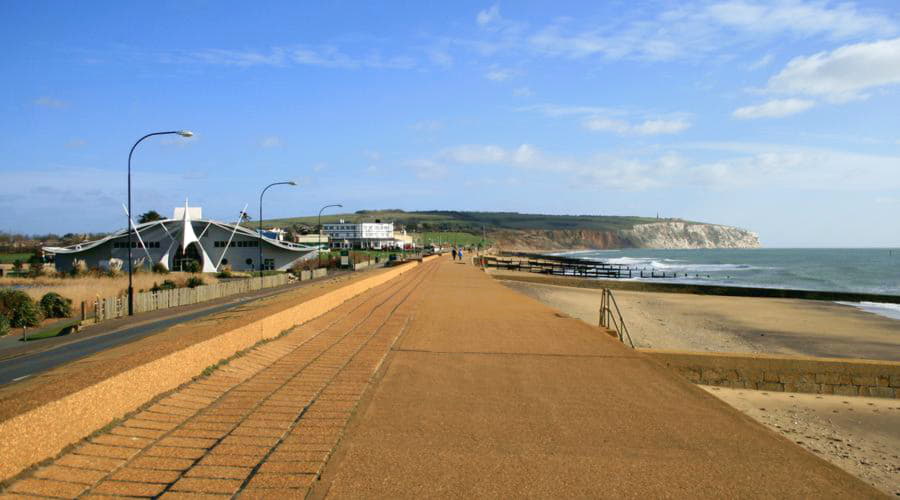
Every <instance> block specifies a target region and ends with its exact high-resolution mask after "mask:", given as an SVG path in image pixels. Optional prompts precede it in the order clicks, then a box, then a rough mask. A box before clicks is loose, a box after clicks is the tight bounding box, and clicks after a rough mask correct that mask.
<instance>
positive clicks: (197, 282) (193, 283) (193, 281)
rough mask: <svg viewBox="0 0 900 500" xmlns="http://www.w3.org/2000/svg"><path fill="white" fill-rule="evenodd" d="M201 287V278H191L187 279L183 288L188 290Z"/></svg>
mask: <svg viewBox="0 0 900 500" xmlns="http://www.w3.org/2000/svg"><path fill="white" fill-rule="evenodd" d="M203 285H204V283H203V278H201V277H199V276H191V277H190V278H188V280H187V282H186V283H185V286H187V287H188V288H196V287H198V286H203Z"/></svg>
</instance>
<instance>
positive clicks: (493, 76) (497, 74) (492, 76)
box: [484, 68, 516, 82]
mask: <svg viewBox="0 0 900 500" xmlns="http://www.w3.org/2000/svg"><path fill="white" fill-rule="evenodd" d="M514 76H516V71H515V70H513V69H509V68H492V69H491V70H490V71H488V72H487V73H485V74H484V77H485V78H487V79H488V80H490V81H492V82H502V81H506V80H509V79H510V78H512V77H514Z"/></svg>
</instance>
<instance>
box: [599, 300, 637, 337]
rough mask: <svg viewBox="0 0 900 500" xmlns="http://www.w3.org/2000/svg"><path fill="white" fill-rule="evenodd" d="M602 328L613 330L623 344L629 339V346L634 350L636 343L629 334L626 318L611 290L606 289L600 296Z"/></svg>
mask: <svg viewBox="0 0 900 500" xmlns="http://www.w3.org/2000/svg"><path fill="white" fill-rule="evenodd" d="M600 326H602V327H604V328H608V329H611V330H613V331H614V332H615V333H616V335H617V336H618V337H619V341H620V342H622V343H623V344H624V343H625V339H628V345H630V346H631V348H632V349H634V342H633V341H632V340H631V334H630V333H628V327H627V326H626V325H625V318H623V317H622V311H620V310H619V304H617V303H616V298H615V297H614V296H613V293H612V290H610V289H609V288H604V289H603V294H602V295H601V296H600Z"/></svg>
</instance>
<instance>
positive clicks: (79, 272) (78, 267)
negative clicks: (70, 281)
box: [72, 259, 88, 277]
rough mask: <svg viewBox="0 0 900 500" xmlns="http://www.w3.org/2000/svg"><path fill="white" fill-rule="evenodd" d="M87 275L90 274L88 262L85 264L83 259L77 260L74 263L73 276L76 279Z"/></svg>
mask: <svg viewBox="0 0 900 500" xmlns="http://www.w3.org/2000/svg"><path fill="white" fill-rule="evenodd" d="M87 273H88V266H87V262H85V261H84V260H82V259H75V261H74V262H72V276H74V277H78V276H84V275H85V274H87Z"/></svg>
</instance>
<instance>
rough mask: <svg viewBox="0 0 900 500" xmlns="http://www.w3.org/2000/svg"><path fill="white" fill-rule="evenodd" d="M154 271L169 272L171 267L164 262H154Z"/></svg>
mask: <svg viewBox="0 0 900 500" xmlns="http://www.w3.org/2000/svg"><path fill="white" fill-rule="evenodd" d="M153 272H154V273H156V274H169V268H168V267H166V265H165V264H163V263H162V262H157V263H156V264H153Z"/></svg>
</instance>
